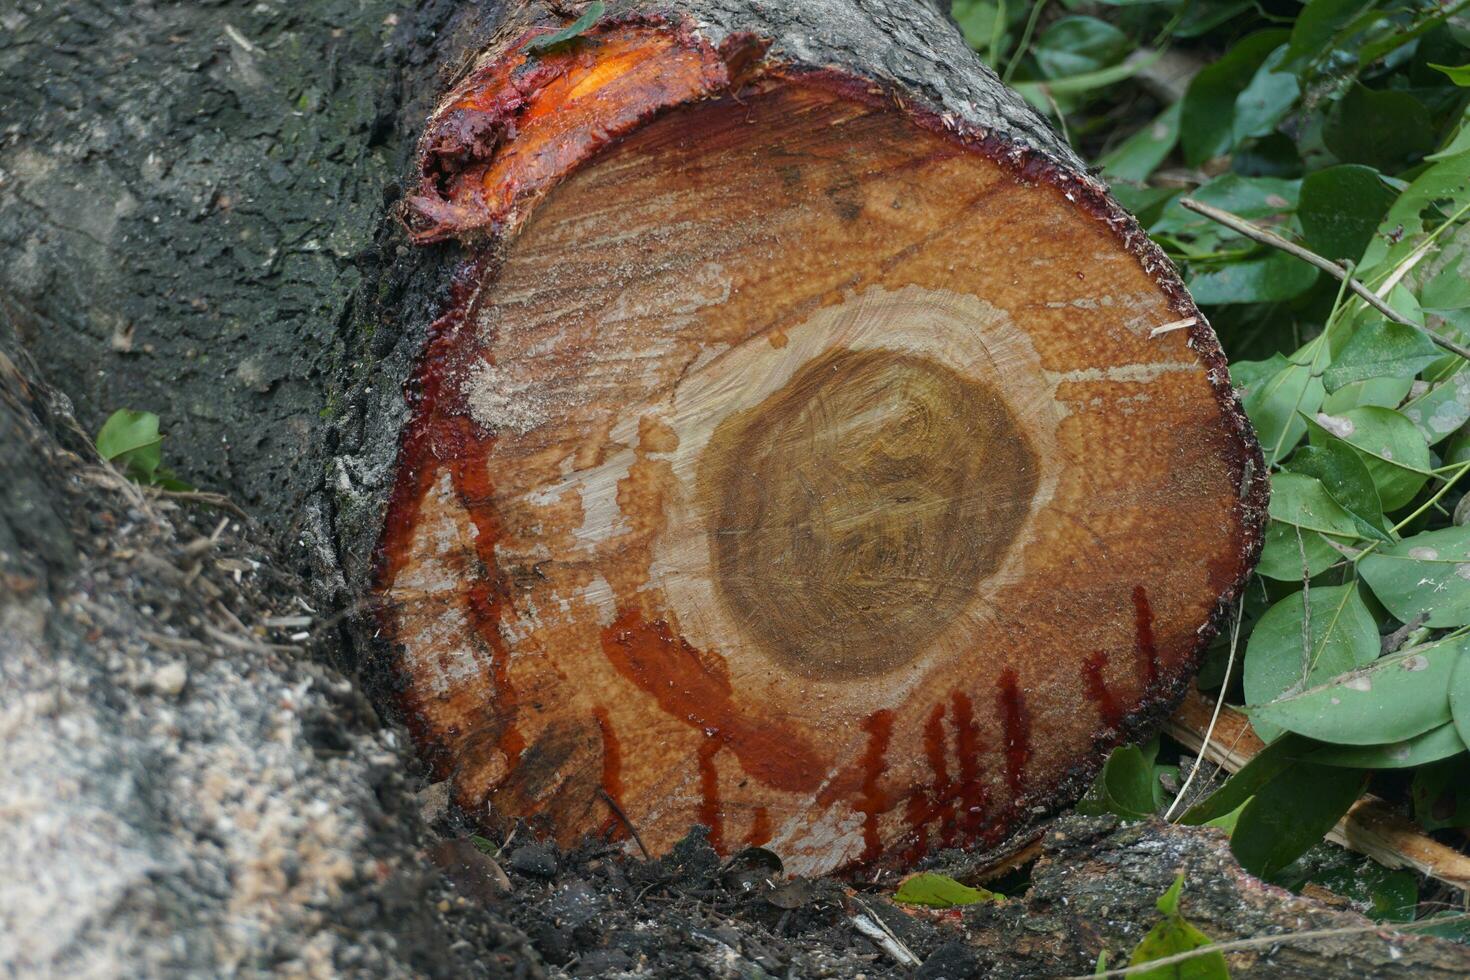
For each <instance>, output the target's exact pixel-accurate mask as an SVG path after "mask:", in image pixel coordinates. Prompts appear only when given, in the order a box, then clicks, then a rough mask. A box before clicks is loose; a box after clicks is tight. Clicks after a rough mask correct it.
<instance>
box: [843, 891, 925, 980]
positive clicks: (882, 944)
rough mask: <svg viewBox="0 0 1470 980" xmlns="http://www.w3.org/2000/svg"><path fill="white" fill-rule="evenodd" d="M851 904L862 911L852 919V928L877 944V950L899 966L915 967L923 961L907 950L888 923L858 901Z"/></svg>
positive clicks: (906, 946)
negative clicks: (881, 951)
mask: <svg viewBox="0 0 1470 980" xmlns="http://www.w3.org/2000/svg"><path fill="white" fill-rule="evenodd" d="M852 904H854V905H856V906H857V907H858V908H860V909H862V910H863V914H862V915H855V916H853V917H852V924H853V927H854V928H856V929H857V931H858V932H860V933H862V934H863V935H864V936H867V937H868V938H869V939H871V940H873V941H874V942H876V943H877V944H878V948H879V949H881V950H883V952H885V953H887V954H888V955H889V956H890V957H892V958H893V961H894V962H895V963H897V964H898V965H899V966H905V967H915V966H919V965H920V964H922V963H923V962H924V961H923V960H921V959H919V958H918V957H917V956H915V955H914V951H913V950H911V949H909V948H908V945H907V944H906V943H904V941H903V940H902V939H899V938H898V936H896V935H895V934H894V932H893V930H892V929H890V928H888V923H886V922H884V921H883V920H882V919H881V918H879V917H878V915H877V914H876V913H875V912H874V911H873V910H872V909H870V908H868V907H867V906H866V905H864V904H863V903H862V902H861V901H860V900H859V899H857V898H853V900H852Z"/></svg>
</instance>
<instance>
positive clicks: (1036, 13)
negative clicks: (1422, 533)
mask: <svg viewBox="0 0 1470 980" xmlns="http://www.w3.org/2000/svg"><path fill="white" fill-rule="evenodd" d="M1045 6H1046V0H1037V3H1036V6H1034V7H1032V8H1031V16H1030V17H1027V18H1026V29H1025V30H1023V31H1022V32H1021V42H1020V43H1019V44H1017V45H1016V53H1015V54H1013V55H1011V60H1010V61H1009V62H1008V63H1007V64H1006V73H1005V74H1004V75H1002V76H1001V81H1003V82H1005V83H1006V84H1007V85H1009V84H1010V82H1011V76H1012V75H1014V74H1015V73H1016V68H1017V67H1018V66H1019V65H1020V64H1021V59H1022V58H1024V57H1025V56H1026V49H1027V48H1029V47H1030V46H1031V35H1032V34H1033V33H1035V31H1036V22H1037V21H1038V20H1040V19H1041V11H1042V8H1043V7H1045Z"/></svg>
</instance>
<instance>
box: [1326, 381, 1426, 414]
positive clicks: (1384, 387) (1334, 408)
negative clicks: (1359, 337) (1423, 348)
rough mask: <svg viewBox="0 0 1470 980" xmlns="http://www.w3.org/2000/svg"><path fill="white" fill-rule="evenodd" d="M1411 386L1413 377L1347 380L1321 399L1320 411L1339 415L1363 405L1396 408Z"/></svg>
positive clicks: (1406, 395)
mask: <svg viewBox="0 0 1470 980" xmlns="http://www.w3.org/2000/svg"><path fill="white" fill-rule="evenodd" d="M1413 387H1414V379H1413V377H1408V378H1368V379H1366V380H1363V381H1349V382H1348V383H1347V384H1345V385H1343V386H1342V387H1341V388H1339V389H1337V390H1336V391H1334V392H1333V393H1332V394H1330V395H1328V396H1327V397H1326V398H1324V399H1322V411H1324V412H1326V413H1327V414H1328V415H1341V414H1342V413H1343V412H1346V411H1347V410H1348V409H1350V408H1362V407H1363V406H1364V405H1376V406H1378V407H1379V408H1397V407H1398V406H1399V405H1400V404H1401V403H1402V402H1403V400H1404V399H1405V398H1407V397H1408V396H1409V392H1410V391H1411V390H1412V389H1413Z"/></svg>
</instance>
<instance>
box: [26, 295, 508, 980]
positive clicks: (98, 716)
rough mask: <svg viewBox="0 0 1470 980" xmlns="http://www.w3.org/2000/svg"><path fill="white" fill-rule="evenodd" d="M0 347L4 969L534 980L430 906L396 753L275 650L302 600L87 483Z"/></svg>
mask: <svg viewBox="0 0 1470 980" xmlns="http://www.w3.org/2000/svg"><path fill="white" fill-rule="evenodd" d="M15 350H16V348H15V346H14V343H13V335H12V334H10V332H9V331H8V329H6V328H5V326H4V324H3V323H0V771H3V772H4V774H5V775H4V778H3V779H0V813H4V815H5V816H4V820H3V825H4V832H3V833H0V865H3V866H4V868H5V869H6V870H5V883H4V885H3V886H0V973H4V974H5V975H7V976H221V975H226V974H236V973H238V974H243V975H250V976H260V975H266V974H269V973H276V972H281V973H295V974H297V975H318V976H322V975H358V976H361V975H371V976H424V975H431V976H463V975H466V974H474V975H481V974H486V975H492V976H527V975H534V974H535V973H536V972H537V967H536V960H535V957H534V954H532V953H530V951H529V949H528V948H527V947H526V946H525V941H524V939H523V938H522V937H521V936H520V935H519V934H518V933H517V932H516V931H515V930H514V929H512V928H510V927H509V926H507V925H506V924H505V923H504V922H503V921H501V920H500V919H498V918H497V917H496V916H495V915H494V914H493V913H491V912H489V911H487V910H485V909H484V908H481V907H476V906H461V905H455V906H449V905H443V906H442V909H443V910H445V911H441V903H443V902H445V901H447V900H448V901H452V900H453V899H455V897H456V896H455V894H454V892H453V891H452V890H451V889H450V887H449V886H448V884H447V883H446V881H445V880H444V879H443V878H442V877H440V876H439V874H438V873H437V872H436V871H434V870H433V869H432V868H431V867H430V866H429V865H428V864H427V863H426V862H425V861H424V860H423V858H422V855H421V848H422V846H423V844H424V842H425V839H426V838H425V827H424V824H423V821H422V819H421V818H420V816H419V815H418V812H417V811H418V805H417V803H416V801H415V799H414V797H413V796H412V795H411V794H410V792H409V787H410V783H409V781H408V778H407V774H408V773H409V772H410V771H411V763H410V761H409V759H408V756H407V751H406V749H405V743H404V742H403V740H402V739H400V738H398V737H397V736H396V735H395V734H394V733H392V732H391V731H387V730H384V729H382V728H381V727H379V726H378V725H377V724H376V720H375V717H374V715H373V712H372V710H371V708H370V707H368V706H367V705H366V704H365V703H364V702H363V701H362V699H361V697H360V696H359V695H358V694H356V693H355V692H354V690H353V688H352V685H351V684H350V683H349V682H347V681H346V680H345V679H344V678H342V677H341V676H340V675H339V674H337V673H335V672H334V671H332V670H331V669H330V668H327V667H324V666H322V665H321V664H320V663H317V662H315V661H314V660H313V659H312V658H311V657H309V656H307V655H306V651H305V649H304V648H302V647H301V646H299V645H297V644H296V643H294V642H292V641H291V640H290V637H291V636H293V635H295V632H296V630H298V629H300V618H301V612H302V607H301V606H300V605H298V604H297V602H296V597H298V596H300V595H301V594H302V592H303V588H302V586H301V583H300V582H299V581H297V580H296V579H295V578H294V576H292V575H291V574H290V573H289V572H286V571H284V570H282V568H281V567H280V563H279V560H278V559H277V558H276V557H275V556H274V555H273V554H272V553H271V552H269V551H267V550H265V549H262V548H261V547H259V546H258V545H256V544H253V543H251V541H250V537H251V532H252V531H253V530H254V529H253V528H251V527H249V526H242V525H241V522H238V521H233V520H231V521H230V522H228V523H227V524H225V525H219V524H218V523H217V522H218V515H216V514H212V513H204V514H197V515H195V516H197V517H198V523H197V524H196V523H195V522H194V521H192V520H191V517H190V514H189V513H187V512H186V511H184V510H182V509H180V507H179V506H178V505H177V504H174V503H170V502H168V501H166V500H161V499H156V498H149V497H147V496H145V494H144V493H142V492H141V491H140V489H139V488H138V487H136V486H133V485H131V484H129V483H128V482H127V481H126V480H124V479H123V478H122V477H121V476H120V475H119V474H118V473H117V472H116V471H115V470H113V469H112V468H110V467H107V466H106V465H104V464H102V462H101V460H100V459H98V458H97V456H96V453H95V451H94V450H92V449H91V447H90V445H89V440H88V437H87V435H86V434H85V433H83V432H82V431H81V430H80V429H79V428H78V427H77V425H76V423H75V421H74V419H73V418H72V415H71V410H70V406H69V405H68V404H67V403H66V400H65V399H64V398H62V397H61V396H59V395H57V394H56V393H55V392H53V391H51V390H50V389H48V388H47V387H45V386H44V385H41V384H39V383H37V382H35V381H34V379H33V377H32V376H31V375H32V371H31V370H30V366H29V364H28V358H26V357H25V356H24V355H23V354H17V355H15V356H14V357H13V358H12V356H11V355H10V354H6V353H4V351H10V352H12V353H13V352H14V351H15ZM282 617H285V622H286V623H287V624H294V625H286V626H283V627H282V628H277V629H273V630H266V629H264V628H263V625H264V624H268V623H270V622H272V621H273V619H275V620H280V619H281V618H282ZM292 617H294V618H292ZM247 623H248V624H250V627H253V628H250V627H244V626H243V625H242V624H247Z"/></svg>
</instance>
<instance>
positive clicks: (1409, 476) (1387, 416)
mask: <svg viewBox="0 0 1470 980" xmlns="http://www.w3.org/2000/svg"><path fill="white" fill-rule="evenodd" d="M1307 433H1308V437H1309V438H1310V439H1311V442H1312V445H1314V446H1321V445H1327V444H1329V443H1330V442H1331V441H1332V440H1334V439H1335V440H1340V441H1342V442H1345V443H1347V444H1348V445H1349V446H1351V447H1352V448H1353V449H1354V450H1356V451H1357V453H1358V455H1359V456H1360V457H1361V458H1362V460H1363V463H1364V464H1365V465H1366V466H1367V467H1368V472H1369V473H1370V474H1372V476H1373V485H1374V486H1376V487H1377V488H1378V499H1379V500H1380V501H1382V502H1383V510H1384V512H1385V513H1390V512H1392V511H1395V510H1397V509H1398V508H1400V507H1402V506H1404V505H1405V504H1407V503H1408V502H1409V501H1411V500H1413V499H1414V495H1415V494H1416V493H1418V492H1419V489H1420V488H1421V487H1423V486H1424V484H1425V483H1427V482H1428V481H1429V476H1430V474H1429V472H1428V471H1429V465H1430V464H1429V444H1428V443H1427V442H1425V441H1424V436H1422V435H1421V434H1420V433H1419V430H1418V429H1417V428H1415V426H1414V423H1413V422H1410V421H1409V420H1408V419H1407V418H1405V417H1404V416H1403V415H1401V414H1399V413H1398V412H1395V411H1393V410H1392V409H1388V408H1378V407H1376V406H1364V407H1362V408H1353V409H1349V410H1348V411H1346V412H1343V413H1342V414H1341V415H1327V414H1325V413H1321V412H1319V413H1317V415H1316V417H1315V418H1314V419H1312V420H1311V421H1309V422H1308V423H1307Z"/></svg>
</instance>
